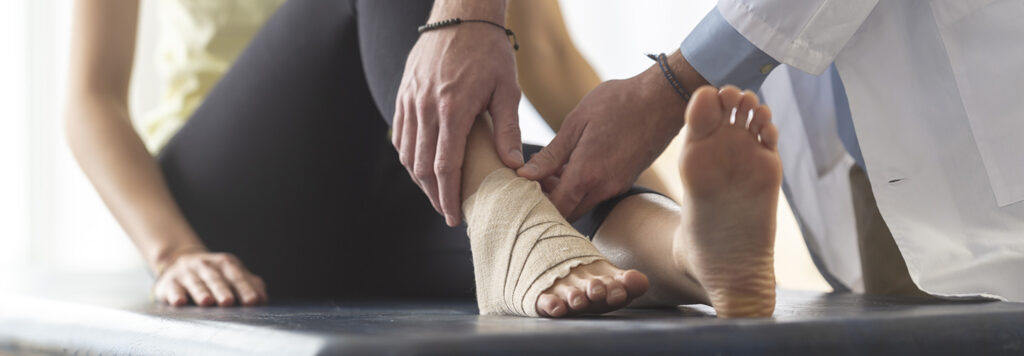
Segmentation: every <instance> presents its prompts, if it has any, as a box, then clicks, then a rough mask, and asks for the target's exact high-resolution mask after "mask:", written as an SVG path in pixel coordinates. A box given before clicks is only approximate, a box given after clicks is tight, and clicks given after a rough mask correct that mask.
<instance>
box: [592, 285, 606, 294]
mask: <svg viewBox="0 0 1024 356" xmlns="http://www.w3.org/2000/svg"><path fill="white" fill-rule="evenodd" d="M590 292H591V293H594V294H602V293H604V286H597V287H594V288H593V289H591V290H590Z"/></svg>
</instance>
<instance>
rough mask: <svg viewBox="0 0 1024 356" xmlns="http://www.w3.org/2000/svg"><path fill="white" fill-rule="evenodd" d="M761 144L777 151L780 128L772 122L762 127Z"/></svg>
mask: <svg viewBox="0 0 1024 356" xmlns="http://www.w3.org/2000/svg"><path fill="white" fill-rule="evenodd" d="M761 144H763V145H764V147H767V148H768V149H770V150H772V151H775V149H776V148H777V147H778V144H779V129H778V128H776V127H775V125H774V124H772V123H771V122H769V123H766V124H765V125H764V127H763V128H761Z"/></svg>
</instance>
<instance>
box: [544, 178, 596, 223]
mask: <svg viewBox="0 0 1024 356" xmlns="http://www.w3.org/2000/svg"><path fill="white" fill-rule="evenodd" d="M580 173H581V172H578V171H577V170H574V169H571V168H570V169H567V170H566V172H565V174H564V175H562V177H561V182H560V183H559V184H558V186H557V187H555V189H554V190H553V191H552V192H551V194H550V195H549V198H551V203H552V204H555V207H556V208H558V212H559V213H561V214H562V216H564V217H566V218H571V216H569V215H570V214H571V213H573V212H574V211H576V208H577V207H578V206H579V204H580V202H582V201H583V198H584V197H585V196H586V195H587V193H589V191H590V189H591V188H592V184H591V182H590V181H589V180H585V179H582V178H581V174H580Z"/></svg>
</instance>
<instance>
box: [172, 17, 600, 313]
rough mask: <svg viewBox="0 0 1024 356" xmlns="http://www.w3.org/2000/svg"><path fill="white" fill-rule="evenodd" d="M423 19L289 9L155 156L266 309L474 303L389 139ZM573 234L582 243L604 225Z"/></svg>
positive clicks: (467, 274) (445, 237) (209, 239)
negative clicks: (260, 290) (333, 301)
mask: <svg viewBox="0 0 1024 356" xmlns="http://www.w3.org/2000/svg"><path fill="white" fill-rule="evenodd" d="M431 6H432V4H431V1H423V0H387V1H380V0H354V1H323V0H290V1H288V2H287V3H285V4H284V5H282V6H281V8H280V9H279V10H278V11H277V13H276V14H274V16H273V17H271V18H270V20H269V21H268V22H267V24H266V25H265V26H264V28H263V29H262V30H261V31H260V32H259V34H258V35H257V36H256V37H255V38H254V39H253V41H252V42H251V44H250V45H249V47H248V48H247V49H246V50H245V51H244V52H243V53H242V54H241V56H240V57H239V58H238V60H237V61H236V62H235V63H234V65H233V66H232V68H231V70H230V71H229V72H228V73H227V74H226V75H225V76H224V77H223V78H222V79H221V80H220V82H219V83H218V84H217V86H216V87H215V88H214V89H213V90H212V91H211V92H210V94H209V96H208V97H207V98H206V100H205V102H204V103H203V104H202V106H200V107H199V109H198V110H197V111H196V112H195V114H194V115H193V116H192V117H191V118H190V119H189V121H188V123H187V124H186V125H185V126H184V127H183V128H182V129H181V131H180V132H179V133H178V134H177V135H176V136H175V137H174V138H173V139H172V140H171V141H170V142H169V143H168V145H167V146H166V147H165V148H164V150H163V151H162V152H161V153H160V155H159V157H158V160H159V164H160V166H161V168H162V169H163V172H164V176H165V177H166V180H167V183H168V185H169V186H170V189H171V192H172V193H173V195H174V197H175V199H176V201H177V202H178V205H179V206H180V207H181V209H182V211H183V212H184V214H185V216H186V218H187V219H188V221H189V223H191V224H192V226H193V228H194V229H195V230H196V232H197V233H198V234H199V236H200V238H201V239H202V240H203V241H204V242H205V243H206V244H207V246H208V247H209V248H210V249H211V250H214V251H227V252H231V253H234V254H236V255H238V256H239V257H240V258H241V259H242V261H243V262H244V263H245V264H246V265H247V266H248V267H249V268H250V269H251V270H252V271H253V272H254V273H256V274H258V275H260V276H262V277H263V278H264V279H265V280H266V281H267V284H268V287H269V289H270V293H271V295H272V296H274V297H294V296H304V297H308V296H321V297H322V296H333V297H366V296H376V297H472V296H473V268H472V263H471V256H470V254H469V242H468V238H467V237H466V231H465V227H464V226H463V227H458V228H449V227H447V226H445V224H444V219H443V218H442V217H441V216H440V215H439V214H437V213H436V212H435V211H434V210H433V209H432V208H431V205H430V203H429V201H428V200H427V198H426V196H425V195H424V194H423V193H422V192H421V191H420V190H419V188H418V187H417V186H416V185H415V184H414V183H413V182H412V180H410V179H409V176H408V174H407V173H406V170H405V169H404V168H403V167H402V166H401V165H400V163H399V161H398V156H397V153H396V152H395V150H394V148H393V147H392V146H391V142H390V140H388V139H387V137H386V133H387V129H388V124H389V123H390V121H391V118H392V116H393V113H394V103H395V96H396V93H397V91H398V86H399V83H400V81H401V77H402V73H403V69H404V65H405V59H406V57H407V56H408V53H409V51H410V50H411V49H412V46H413V44H414V43H415V41H416V39H417V36H418V35H417V33H416V27H417V26H418V25H420V24H422V23H423V22H425V21H426V19H427V17H428V14H429V11H430V8H431ZM536 150H537V147H528V148H526V149H525V150H524V151H536ZM598 210H600V209H598ZM605 210H608V209H605ZM583 220H584V223H581V224H583V225H586V226H582V225H581V226H579V227H581V228H582V229H581V230H582V231H583V233H584V234H587V235H592V234H593V233H594V230H596V227H597V225H596V223H595V221H596V222H599V221H600V220H601V219H600V218H594V217H588V218H586V219H583Z"/></svg>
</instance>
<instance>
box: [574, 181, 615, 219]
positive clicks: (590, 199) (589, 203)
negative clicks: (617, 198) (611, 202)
mask: <svg viewBox="0 0 1024 356" xmlns="http://www.w3.org/2000/svg"><path fill="white" fill-rule="evenodd" d="M612 195H613V194H602V191H601V190H600V189H595V190H592V191H590V192H589V193H587V195H586V196H584V197H583V200H582V201H580V203H579V204H578V205H576V209H575V210H573V212H572V213H569V215H568V217H567V219H569V221H575V220H576V219H579V218H580V217H581V216H583V215H584V214H586V213H587V212H589V211H591V210H593V209H594V207H596V206H597V204H600V203H601V202H603V201H605V200H608V199H609V198H611V196H612Z"/></svg>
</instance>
